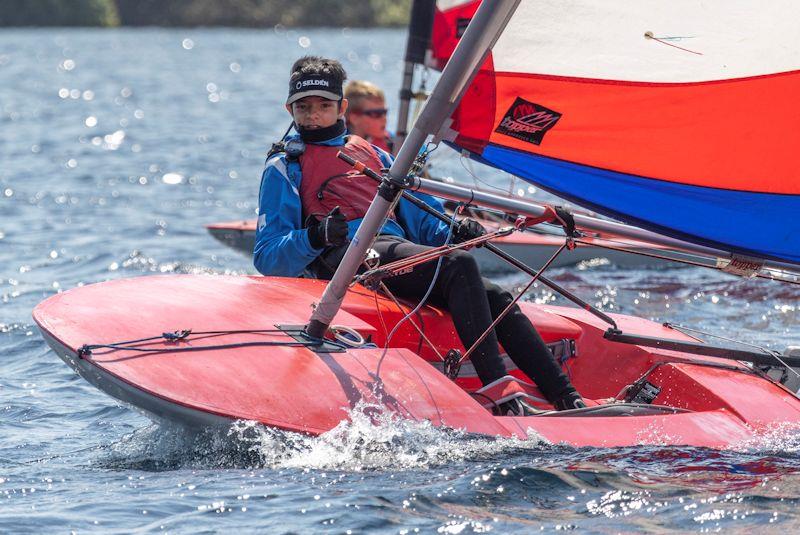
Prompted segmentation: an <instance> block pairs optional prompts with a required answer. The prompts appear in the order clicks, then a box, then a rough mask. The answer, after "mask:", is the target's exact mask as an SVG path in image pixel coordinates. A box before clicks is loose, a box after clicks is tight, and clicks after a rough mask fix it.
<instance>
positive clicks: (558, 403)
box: [553, 388, 586, 411]
mask: <svg viewBox="0 0 800 535" xmlns="http://www.w3.org/2000/svg"><path fill="white" fill-rule="evenodd" d="M553 406H554V407H555V408H556V410H557V411H568V410H571V409H585V408H586V403H584V402H583V398H582V397H581V395H580V394H578V392H576V391H575V389H574V388H570V389H569V390H567V391H566V392H565V393H563V394H561V396H559V397H558V398H557V399H556V400H555V401H554V402H553Z"/></svg>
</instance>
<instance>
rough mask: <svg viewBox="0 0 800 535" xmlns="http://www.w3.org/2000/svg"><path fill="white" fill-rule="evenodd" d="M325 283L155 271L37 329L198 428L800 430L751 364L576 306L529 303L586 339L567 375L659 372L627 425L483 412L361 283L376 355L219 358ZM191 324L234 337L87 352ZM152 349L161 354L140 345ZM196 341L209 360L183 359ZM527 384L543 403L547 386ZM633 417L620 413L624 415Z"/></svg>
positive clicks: (786, 399)
mask: <svg viewBox="0 0 800 535" xmlns="http://www.w3.org/2000/svg"><path fill="white" fill-rule="evenodd" d="M323 288H324V286H323V284H322V283H320V282H319V281H313V280H306V279H284V278H271V277H229V276H201V275H175V276H156V277H143V278H137V279H127V280H117V281H111V282H106V283H101V284H95V285H90V286H86V287H82V288H76V289H73V290H70V291H67V292H64V293H61V294H58V295H56V296H54V297H51V298H50V299H48V300H46V301H44V302H43V303H41V304H40V305H39V306H38V307H37V308H36V309H35V310H34V319H35V321H36V322H37V323H38V324H39V326H40V328H41V329H42V331H43V333H44V335H45V338H46V339H47V340H48V342H49V343H50V345H51V346H53V347H54V349H56V351H57V352H58V353H59V355H60V356H61V357H62V358H63V359H64V360H65V361H66V362H67V363H69V364H70V365H71V366H72V367H73V368H75V369H76V370H77V371H78V373H80V374H81V375H83V376H84V377H85V378H86V379H87V380H89V381H90V382H91V383H93V384H95V385H96V386H98V387H99V388H101V389H102V390H104V391H106V392H107V393H109V394H110V395H112V396H114V397H116V398H118V399H121V400H122V401H125V402H127V403H130V404H132V405H134V406H136V407H138V408H140V409H143V410H145V411H146V412H147V413H148V414H150V415H152V416H154V417H155V418H157V419H163V420H170V421H176V422H179V423H182V424H189V425H214V424H225V423H229V422H230V421H231V420H235V419H246V420H255V421H258V422H261V423H263V424H264V425H267V426H272V427H276V428H281V429H286V430H291V431H298V432H303V433H308V434H321V433H324V432H326V431H328V430H330V429H333V428H334V427H335V426H336V425H338V424H339V423H340V422H341V421H342V420H344V419H347V418H348V416H349V414H350V411H351V410H352V409H354V408H356V407H357V406H364V405H365V404H366V405H367V406H373V407H375V408H374V409H373V410H382V411H389V412H391V413H393V414H396V415H397V416H399V417H402V418H408V419H412V420H419V421H428V422H430V423H431V424H432V425H436V426H444V427H451V428H456V429H464V430H466V431H467V432H470V433H479V434H486V435H496V436H517V437H526V436H528V434H529V433H534V434H538V435H539V436H541V437H542V438H543V439H544V440H548V441H551V442H555V443H561V442H563V443H567V444H572V445H575V446H626V445H635V444H687V445H695V446H708V447H715V448H724V447H730V446H731V445H734V444H737V443H740V442H742V441H746V440H750V439H752V438H753V437H755V436H758V435H759V434H761V433H764V432H766V431H768V430H770V429H771V428H772V427H774V426H776V425H785V424H787V423H788V424H797V423H800V400H798V399H797V398H796V397H795V396H794V395H793V394H792V393H790V392H789V391H787V390H786V389H785V388H783V387H782V386H781V385H779V384H777V383H774V382H772V381H770V380H769V379H766V378H764V377H761V376H758V375H755V374H753V373H752V372H751V370H749V369H748V368H747V367H745V366H743V365H740V364H738V363H731V362H730V361H721V360H719V359H714V358H710V357H692V356H689V355H683V354H679V353H676V352H670V351H658V350H655V351H654V350H652V349H648V348H644V347H639V346H634V345H626V344H620V343H615V342H609V341H607V340H605V339H604V338H603V336H602V334H603V331H604V329H605V325H604V324H602V323H599V320H597V319H596V318H595V317H594V316H591V315H590V314H588V313H587V312H585V311H582V310H578V309H573V308H563V307H549V306H537V305H532V304H523V310H524V311H525V313H526V314H527V315H528V316H529V317H530V318H531V320H532V321H533V322H534V324H535V325H536V327H537V329H539V331H540V333H541V334H542V336H543V338H544V339H545V341H548V342H552V341H555V340H562V339H569V340H574V341H575V344H576V346H577V349H578V350H577V356H575V357H573V358H571V359H569V360H567V364H568V370H569V373H570V374H571V377H572V379H573V382H574V384H575V385H576V386H577V387H578V389H579V390H580V391H581V392H582V393H583V394H584V395H585V396H587V397H588V398H593V399H600V398H608V397H613V396H615V395H616V394H617V393H619V392H620V390H622V389H623V388H624V387H625V386H626V385H629V384H631V383H633V382H634V381H636V380H637V379H640V378H641V377H643V376H644V375H646V379H647V381H649V382H650V383H652V384H653V385H655V386H656V387H658V388H660V393H659V394H658V396H657V397H656V399H655V400H654V401H653V402H652V405H651V407H650V409H649V410H644V411H642V410H641V409H637V412H635V413H634V414H639V415H633V416H615V415H613V414H615V413H614V411H615V410H617V409H615V406H613V405H612V406H609V407H606V406H601V407H594V408H592V409H591V410H588V411H585V412H584V413H580V411H578V413H573V414H567V413H550V414H549V415H542V416H529V417H495V416H493V415H492V414H491V412H490V411H488V410H486V409H485V408H484V407H483V406H482V405H481V403H480V402H479V401H480V397H473V396H471V395H470V392H471V391H473V390H475V389H476V388H478V387H479V386H480V385H479V384H478V382H477V379H476V378H474V377H464V378H459V380H458V381H456V382H454V381H451V380H450V379H448V378H447V377H446V376H444V375H443V374H442V373H441V372H439V371H438V370H437V369H436V368H435V367H434V366H432V364H434V363H436V362H437V361H438V360H439V358H438V357H437V355H436V352H435V351H434V350H433V349H432V348H430V347H429V346H428V345H427V344H426V343H424V341H421V340H420V335H419V333H418V332H417V331H416V330H415V329H414V327H413V326H410V325H404V326H403V327H401V328H400V329H399V330H398V332H397V334H396V335H395V336H394V337H393V338H392V342H391V346H392V347H391V348H390V349H389V350H387V351H385V352H384V350H383V349H382V347H383V345H384V344H385V339H386V328H387V327H388V328H389V329H390V328H391V326H393V325H394V324H395V323H396V322H397V321H398V320H399V319H400V318H401V317H402V316H403V315H404V314H405V311H400V310H399V309H398V307H397V306H396V305H395V304H394V303H393V302H391V301H390V300H388V299H387V298H385V297H383V296H380V295H377V296H376V295H375V294H373V293H372V292H369V291H367V290H366V289H364V288H361V287H355V288H354V289H353V290H352V291H350V292H349V293H348V296H347V298H346V299H345V303H344V306H343V307H342V310H341V312H340V313H339V315H337V317H336V319H335V323H336V324H338V325H344V326H347V327H349V328H351V329H354V330H356V331H358V332H359V333H360V334H361V335H362V336H364V337H366V338H369V339H371V340H372V341H373V342H374V343H375V344H376V345H377V346H378V347H373V348H358V349H349V350H347V351H342V352H329V353H320V352H315V351H313V350H312V349H311V348H308V347H296V346H287V345H282V346H269V347H264V346H258V345H249V346H243V347H235V348H230V347H229V348H227V349H221V348H218V346H220V345H226V346H230V345H231V344H252V343H265V342H269V343H275V342H277V343H281V344H291V343H293V342H295V340H294V339H293V338H291V337H290V336H288V335H287V334H286V333H284V332H277V331H271V332H266V333H253V332H241V331H247V330H264V329H269V330H272V329H274V328H275V326H276V325H302V324H303V323H305V322H306V321H307V319H308V316H309V312H310V310H311V308H310V307H311V305H312V304H313V303H315V302H317V301H318V300H319V297H320V295H321V293H322V290H323ZM614 317H615V319H616V320H617V322H618V323H619V325H620V327H621V328H623V329H624V330H625V331H626V332H631V333H639V334H646V335H652V336H663V337H669V338H678V339H689V338H688V337H686V336H684V335H680V334H678V333H676V332H675V331H673V330H669V329H667V328H666V327H663V326H661V325H659V324H656V323H653V322H649V321H646V320H640V319H637V318H631V317H626V316H614ZM419 322H420V323H421V324H423V325H424V328H425V332H426V334H427V336H428V338H429V339H430V340H431V342H432V343H433V345H434V346H436V347H437V349H438V350H439V352H441V353H443V352H444V351H446V350H447V349H449V348H459V347H461V346H460V343H459V342H458V338H457V336H456V334H455V330H454V328H453V325H452V321H451V319H450V316H449V315H448V314H447V313H446V312H444V311H442V310H439V309H436V308H433V307H425V308H424V309H423V310H422V312H421V316H420V319H419ZM179 329H192V330H193V331H194V332H195V333H202V332H208V331H223V333H220V334H208V335H201V334H195V335H192V336H190V337H189V338H188V339H187V340H184V341H178V342H167V341H158V342H157V343H156V345H155V347H157V348H158V349H159V351H157V352H148V353H137V352H135V351H133V350H132V349H131V348H130V347H126V348H125V349H96V350H94V351H92V353H91V354H90V355H84V356H82V357H80V356H78V350H79V348H81V347H82V346H83V345H84V344H112V343H116V342H120V341H125V340H136V339H141V338H147V337H151V336H158V335H160V334H161V333H162V332H172V331H176V330H179ZM231 331H239V332H231ZM148 344H149V347H153V345H152V344H151V343H147V344H138V345H137V344H134V346H135V347H143V346H144V345H148ZM188 347H191V348H195V349H198V350H196V351H192V352H171V351H170V349H174V348H188ZM203 347H206V348H209V349H204V350H203V349H202V348H203ZM212 347H215V348H212ZM162 350H163V351H162ZM514 373H515V374H516V375H518V376H519V377H520V378H523V379H525V377H524V376H523V375H521V373H520V372H518V371H516V372H514ZM525 389H526V390H527V391H528V393H531V394H534V395H535V394H537V392H536V390H535V388H531V387H525ZM538 396H539V397H541V394H538ZM624 407H625V406H624V405H620V406H619V407H618V409H619V410H620V411H621V413H625V411H624V410H622V409H623V408H624ZM592 411H594V412H592Z"/></svg>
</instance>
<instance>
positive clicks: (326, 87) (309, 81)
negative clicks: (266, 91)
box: [286, 74, 344, 104]
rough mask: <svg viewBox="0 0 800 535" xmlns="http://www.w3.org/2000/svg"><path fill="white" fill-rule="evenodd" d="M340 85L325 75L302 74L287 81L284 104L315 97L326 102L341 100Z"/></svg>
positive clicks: (331, 77)
mask: <svg viewBox="0 0 800 535" xmlns="http://www.w3.org/2000/svg"><path fill="white" fill-rule="evenodd" d="M343 95H344V94H343V92H342V83H341V82H340V81H338V80H336V79H335V78H334V77H333V76H330V75H326V74H303V75H300V76H298V77H297V78H295V77H292V78H290V80H289V98H288V99H286V104H291V103H292V102H296V101H298V100H300V99H301V98H305V97H311V96H317V97H322V98H326V99H328V100H341V99H342V97H343Z"/></svg>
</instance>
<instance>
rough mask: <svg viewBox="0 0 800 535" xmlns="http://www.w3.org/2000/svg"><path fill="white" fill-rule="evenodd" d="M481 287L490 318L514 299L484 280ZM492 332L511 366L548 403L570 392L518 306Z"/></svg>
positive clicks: (534, 330) (542, 343)
mask: <svg viewBox="0 0 800 535" xmlns="http://www.w3.org/2000/svg"><path fill="white" fill-rule="evenodd" d="M483 284H484V286H485V288H486V296H487V297H488V299H489V307H490V309H491V312H492V317H493V318H496V317H497V316H499V315H500V314H501V313H502V312H503V310H505V309H506V307H508V305H510V304H511V302H512V301H513V300H514V298H513V297H512V296H511V293H510V292H508V291H506V290H504V289H502V288H501V287H499V286H498V285H496V284H494V283H493V282H491V281H489V280H487V279H483ZM494 330H495V332H496V333H497V338H498V340H499V341H500V344H501V345H502V346H503V349H505V350H506V353H508V356H509V357H511V360H513V361H514V364H516V365H517V367H518V368H519V369H520V370H522V372H523V373H524V374H525V375H527V376H528V377H530V378H531V379H533V381H534V382H535V383H536V385H537V386H538V387H539V390H541V391H542V394H544V395H545V397H546V398H547V399H548V400H550V401H555V400H557V399H559V398H561V397H562V396H564V395H565V394H567V393H568V392H570V391H572V390H574V388H573V386H572V383H570V381H569V379H568V378H567V376H566V375H564V372H563V371H561V368H560V367H559V366H558V364H556V361H555V358H553V355H552V353H550V350H549V349H547V346H546V345H545V343H544V340H542V337H541V336H540V335H539V333H538V332H537V331H536V328H535V327H534V326H533V324H532V323H531V320H529V319H528V317H527V316H526V315H525V314H523V313H522V311H521V310H520V308H519V306H518V305H516V304H515V305H514V306H513V307H511V310H510V311H509V312H508V313H507V314H506V315H505V317H503V319H502V320H501V321H500V322H499V323H498V324H497V325H496V326H495V329H494Z"/></svg>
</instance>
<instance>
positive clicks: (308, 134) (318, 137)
mask: <svg viewBox="0 0 800 535" xmlns="http://www.w3.org/2000/svg"><path fill="white" fill-rule="evenodd" d="M296 128H297V132H298V133H299V134H300V137H301V138H302V139H303V141H305V142H306V143H321V142H322V141H328V140H330V139H333V138H336V137H339V136H341V135H342V134H344V132H345V125H344V120H343V119H339V120H338V121H336V124H333V125H331V126H328V127H325V128H312V129H310V130H309V129H305V128H303V127H302V126H297V127H296Z"/></svg>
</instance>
